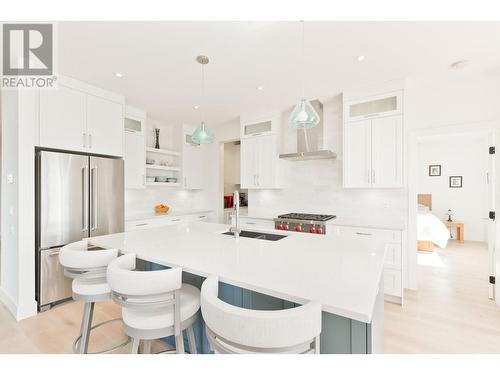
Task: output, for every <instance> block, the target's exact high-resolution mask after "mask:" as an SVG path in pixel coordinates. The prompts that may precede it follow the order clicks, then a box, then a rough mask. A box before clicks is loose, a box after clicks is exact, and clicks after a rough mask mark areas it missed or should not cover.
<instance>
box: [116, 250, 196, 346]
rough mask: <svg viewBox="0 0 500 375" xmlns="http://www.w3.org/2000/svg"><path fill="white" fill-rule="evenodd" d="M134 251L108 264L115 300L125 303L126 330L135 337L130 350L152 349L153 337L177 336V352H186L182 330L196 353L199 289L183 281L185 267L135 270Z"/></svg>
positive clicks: (124, 319)
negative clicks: (141, 347)
mask: <svg viewBox="0 0 500 375" xmlns="http://www.w3.org/2000/svg"><path fill="white" fill-rule="evenodd" d="M135 261H136V257H135V254H126V255H123V256H121V257H119V258H117V259H115V260H113V261H112V262H111V263H110V264H109V266H108V276H107V278H108V283H109V285H110V287H111V290H112V295H113V300H114V301H115V302H117V303H119V304H120V305H122V317H123V325H124V329H125V333H126V334H127V335H129V336H130V337H132V339H133V341H132V348H131V353H133V354H137V352H138V349H139V344H140V342H141V340H144V346H143V353H150V352H151V340H155V339H160V338H163V337H168V336H172V335H173V336H174V337H175V346H176V352H177V353H184V339H183V336H182V332H183V330H186V331H187V336H188V344H189V349H190V353H191V354H196V343H195V337H194V331H193V323H194V322H195V320H196V318H197V317H198V310H199V309H200V290H199V289H198V288H196V287H194V286H192V285H189V284H182V269H181V268H170V269H165V270H159V271H134V269H135V267H136V264H135Z"/></svg>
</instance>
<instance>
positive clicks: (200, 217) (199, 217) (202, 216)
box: [198, 215, 206, 219]
mask: <svg viewBox="0 0 500 375" xmlns="http://www.w3.org/2000/svg"><path fill="white" fill-rule="evenodd" d="M205 217H206V215H201V216H198V219H203V218H205Z"/></svg>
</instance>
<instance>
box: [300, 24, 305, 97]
mask: <svg viewBox="0 0 500 375" xmlns="http://www.w3.org/2000/svg"><path fill="white" fill-rule="evenodd" d="M300 22H301V23H302V62H301V75H302V99H304V98H305V87H304V86H305V80H304V75H305V69H304V66H305V52H304V51H305V48H304V45H305V42H304V34H305V31H304V20H301V21H300Z"/></svg>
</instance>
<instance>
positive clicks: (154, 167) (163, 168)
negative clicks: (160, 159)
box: [146, 164, 181, 171]
mask: <svg viewBox="0 0 500 375" xmlns="http://www.w3.org/2000/svg"><path fill="white" fill-rule="evenodd" d="M146 169H159V170H162V171H180V170H181V169H180V168H179V167H168V166H166V165H155V164H146Z"/></svg>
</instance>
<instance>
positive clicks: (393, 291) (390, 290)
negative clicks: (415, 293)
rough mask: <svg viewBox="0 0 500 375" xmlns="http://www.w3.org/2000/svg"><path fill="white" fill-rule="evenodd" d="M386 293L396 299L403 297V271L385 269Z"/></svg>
mask: <svg viewBox="0 0 500 375" xmlns="http://www.w3.org/2000/svg"><path fill="white" fill-rule="evenodd" d="M384 293H385V294H387V295H390V296H394V297H401V296H402V295H403V293H402V285H401V271H399V270H391V269H387V268H386V269H384Z"/></svg>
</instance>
